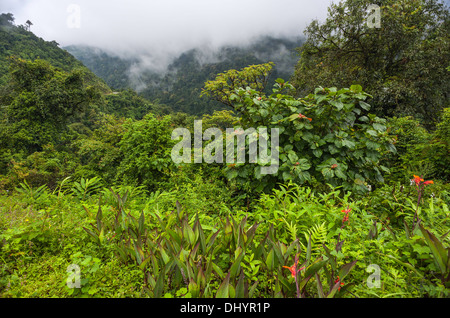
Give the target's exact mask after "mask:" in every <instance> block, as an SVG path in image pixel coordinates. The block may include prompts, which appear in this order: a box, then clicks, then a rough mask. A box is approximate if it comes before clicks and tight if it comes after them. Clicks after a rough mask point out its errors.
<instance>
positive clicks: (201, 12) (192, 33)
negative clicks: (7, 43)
mask: <svg viewBox="0 0 450 318" xmlns="http://www.w3.org/2000/svg"><path fill="white" fill-rule="evenodd" d="M331 2H332V0H0V12H2V13H5V12H10V13H12V14H13V15H14V17H15V22H16V24H24V23H25V22H26V21H27V20H30V21H31V22H32V23H33V25H32V27H31V31H33V32H34V33H35V34H36V35H38V36H40V37H42V38H44V39H45V40H47V41H52V40H55V41H57V42H58V43H60V44H61V46H67V45H70V44H88V45H93V46H98V47H101V48H105V49H109V50H113V51H116V52H117V53H126V52H131V53H136V52H142V53H144V52H149V51H158V50H159V51H165V52H169V53H170V52H179V51H180V50H185V49H190V48H193V47H197V46H199V45H209V46H211V47H213V48H214V47H217V46H220V45H221V44H230V43H231V44H239V43H245V42H246V41H248V40H249V39H251V38H254V37H255V36H257V35H261V34H268V35H281V36H283V35H298V36H300V35H302V34H303V33H302V31H303V29H304V27H305V26H306V25H307V24H309V23H310V22H311V21H312V20H313V19H319V20H322V19H325V18H326V14H327V7H328V6H329V4H330V3H331Z"/></svg>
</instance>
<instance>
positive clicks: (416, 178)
mask: <svg viewBox="0 0 450 318" xmlns="http://www.w3.org/2000/svg"><path fill="white" fill-rule="evenodd" d="M412 181H413V182H414V183H415V184H416V186H417V187H418V186H420V185H428V184H433V183H434V182H433V180H428V181H424V180H423V179H422V178H421V177H419V176H416V175H414V179H412Z"/></svg>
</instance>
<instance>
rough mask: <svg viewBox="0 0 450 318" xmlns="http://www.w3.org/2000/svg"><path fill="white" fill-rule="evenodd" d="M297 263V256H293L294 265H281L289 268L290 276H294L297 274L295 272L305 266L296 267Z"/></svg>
mask: <svg viewBox="0 0 450 318" xmlns="http://www.w3.org/2000/svg"><path fill="white" fill-rule="evenodd" d="M297 265H298V257H297V256H295V262H294V265H292V266H291V267H289V266H283V267H284V268H287V269H289V271H290V272H291V275H292V277H295V275H296V274H297V272H299V271H301V270H302V269H304V268H305V267H304V266H303V267H302V268H298V269H297Z"/></svg>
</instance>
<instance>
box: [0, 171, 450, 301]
mask: <svg viewBox="0 0 450 318" xmlns="http://www.w3.org/2000/svg"><path fill="white" fill-rule="evenodd" d="M94 181H95V180H94ZM83 182H84V183H83ZM90 182H92V184H95V182H93V181H92V180H90ZM424 183H425V182H424V181H423V180H420V179H416V182H415V183H412V185H407V186H400V185H399V184H397V185H391V186H387V185H386V186H384V187H382V188H379V189H376V190H375V191H373V192H371V193H369V194H366V195H365V196H360V197H353V196H352V195H351V193H350V192H343V191H342V190H341V189H339V188H330V189H329V191H327V192H322V193H316V192H314V191H312V190H311V189H309V188H306V187H300V186H298V185H294V184H287V185H284V186H281V187H279V189H277V190H274V191H272V193H271V194H266V195H262V196H261V197H260V198H259V199H257V200H256V201H255V202H253V204H252V207H251V210H247V209H246V208H237V207H235V208H233V207H232V205H226V204H218V202H219V201H220V200H221V199H223V198H219V199H216V201H215V200H214V195H211V193H210V196H208V195H207V192H205V191H206V190H205V188H201V187H203V186H204V185H201V184H199V185H197V186H196V187H197V188H195V187H194V188H193V189H186V188H185V189H181V190H174V191H172V192H155V193H151V194H147V193H145V192H144V191H143V190H142V189H141V188H132V187H121V188H110V189H106V188H100V187H97V188H95V187H94V188H95V191H92V192H89V191H84V190H87V188H88V187H87V186H86V184H89V182H88V181H87V180H84V181H82V182H78V183H74V184H73V185H72V187H71V188H70V187H63V186H62V185H61V186H60V187H59V188H57V189H56V190H55V191H53V192H51V191H50V190H48V189H47V188H45V187H44V188H41V189H32V188H31V187H29V186H27V185H26V184H23V185H22V188H21V189H18V190H19V191H16V192H14V193H10V194H4V195H2V196H1V197H0V209H1V210H0V231H1V234H0V243H1V254H0V261H1V269H0V296H1V297H194V298H196V297H206V298H212V297H251V298H255V297H289V298H292V297H350V298H352V297H364V298H365V297H447V296H448V294H449V293H448V290H449V273H450V260H449V255H450V254H449V236H448V232H449V231H448V230H449V226H448V222H449V210H448V204H449V202H448V191H447V190H446V186H442V185H436V184H435V185H431V184H424ZM432 187H435V188H434V189H433V188H432ZM64 189H65V190H64ZM83 189H84V190H83ZM199 189H202V190H201V191H200V190H199ZM438 189H439V193H437V190H438ZM447 189H448V188H447ZM419 195H420V197H419ZM201 196H203V197H201Z"/></svg>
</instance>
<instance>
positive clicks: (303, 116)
mask: <svg viewBox="0 0 450 318" xmlns="http://www.w3.org/2000/svg"><path fill="white" fill-rule="evenodd" d="M298 118H300V119H301V118H306V119H308V120H309V121H312V118H308V117H306V116H305V115H303V114H298Z"/></svg>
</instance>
